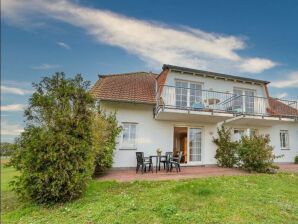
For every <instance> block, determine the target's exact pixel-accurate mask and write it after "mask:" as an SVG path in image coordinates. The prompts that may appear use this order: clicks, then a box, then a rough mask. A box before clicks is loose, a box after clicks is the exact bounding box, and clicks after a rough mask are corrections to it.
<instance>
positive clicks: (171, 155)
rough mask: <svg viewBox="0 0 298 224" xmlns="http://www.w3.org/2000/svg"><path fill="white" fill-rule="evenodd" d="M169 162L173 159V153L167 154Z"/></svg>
mask: <svg viewBox="0 0 298 224" xmlns="http://www.w3.org/2000/svg"><path fill="white" fill-rule="evenodd" d="M166 157H167V161H170V160H171V159H172V157H173V152H166Z"/></svg>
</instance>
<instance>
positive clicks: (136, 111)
mask: <svg viewBox="0 0 298 224" xmlns="http://www.w3.org/2000/svg"><path fill="white" fill-rule="evenodd" d="M101 108H102V109H104V110H105V111H107V112H114V111H116V113H117V115H116V116H117V120H118V122H119V123H120V124H121V122H136V123H138V124H137V143H136V145H137V150H123V149H121V144H120V143H121V137H122V136H119V139H118V142H119V144H117V149H116V151H115V157H114V164H113V167H134V166H136V155H135V152H136V151H141V152H144V154H145V156H150V155H156V150H157V149H158V148H161V149H162V150H163V153H164V152H166V151H173V141H174V140H173V137H174V126H189V127H200V128H202V131H203V138H202V141H203V142H202V146H203V154H202V158H203V162H204V164H215V163H216V160H215V159H214V155H215V150H216V147H215V145H214V144H213V143H212V135H211V134H215V133H216V125H215V124H214V125H210V124H203V123H191V124H190V123H182V122H172V121H159V120H155V119H154V118H153V106H150V105H140V104H129V103H111V102H110V103H108V102H101Z"/></svg>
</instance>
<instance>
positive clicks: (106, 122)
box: [92, 108, 121, 176]
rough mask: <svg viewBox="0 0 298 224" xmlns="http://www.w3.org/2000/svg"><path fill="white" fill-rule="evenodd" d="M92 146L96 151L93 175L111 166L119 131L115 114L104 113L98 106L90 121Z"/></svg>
mask: <svg viewBox="0 0 298 224" xmlns="http://www.w3.org/2000/svg"><path fill="white" fill-rule="evenodd" d="M92 124H93V125H92V130H93V131H92V133H93V146H94V150H95V151H96V155H95V169H94V176H96V175H98V174H101V173H103V172H105V171H106V170H107V169H109V168H111V167H112V164H113V155H114V150H115V148H116V138H117V136H118V135H119V133H120V132H121V127H120V126H118V122H117V119H116V114H115V113H111V114H106V113H104V112H103V111H101V110H100V109H99V108H98V110H97V112H96V113H95V114H94V118H93V123H92Z"/></svg>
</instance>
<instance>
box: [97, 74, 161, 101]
mask: <svg viewBox="0 0 298 224" xmlns="http://www.w3.org/2000/svg"><path fill="white" fill-rule="evenodd" d="M156 78H157V75H156V74H152V73H148V72H134V73H125V74H116V75H104V76H101V78H100V79H99V80H98V81H97V82H96V83H95V85H94V86H93V87H92V89H91V94H92V95H93V96H95V97H96V98H97V99H101V100H110V101H121V102H135V103H146V104H155V102H156V101H155V94H156V85H157V84H156Z"/></svg>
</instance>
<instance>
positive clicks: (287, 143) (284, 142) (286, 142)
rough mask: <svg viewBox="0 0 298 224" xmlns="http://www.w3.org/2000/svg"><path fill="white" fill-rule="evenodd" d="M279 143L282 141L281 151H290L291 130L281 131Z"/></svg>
mask: <svg viewBox="0 0 298 224" xmlns="http://www.w3.org/2000/svg"><path fill="white" fill-rule="evenodd" d="M282 134H284V139H282ZM279 141H280V149H290V135H289V130H280V132H279Z"/></svg>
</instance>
